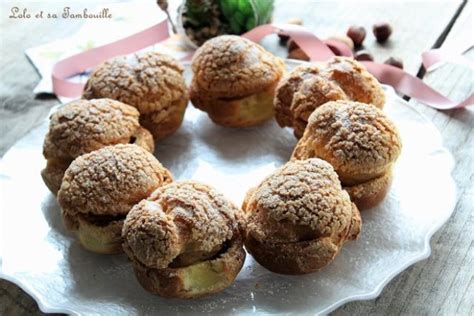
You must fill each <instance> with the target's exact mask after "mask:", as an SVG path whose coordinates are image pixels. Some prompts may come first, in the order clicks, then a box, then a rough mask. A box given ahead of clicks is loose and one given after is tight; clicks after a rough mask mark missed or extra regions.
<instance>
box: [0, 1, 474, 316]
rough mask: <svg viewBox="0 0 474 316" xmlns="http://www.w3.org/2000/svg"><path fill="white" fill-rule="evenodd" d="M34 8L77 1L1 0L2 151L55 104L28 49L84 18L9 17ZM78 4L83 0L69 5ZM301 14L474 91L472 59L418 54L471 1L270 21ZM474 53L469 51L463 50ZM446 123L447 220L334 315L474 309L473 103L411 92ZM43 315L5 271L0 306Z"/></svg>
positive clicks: (440, 41)
mask: <svg viewBox="0 0 474 316" xmlns="http://www.w3.org/2000/svg"><path fill="white" fill-rule="evenodd" d="M13 3H14V4H15V5H18V4H19V5H20V6H21V5H23V6H26V7H28V8H30V9H31V10H35V9H41V8H43V9H44V8H45V6H47V8H48V9H49V10H51V8H55V7H57V8H58V10H60V8H62V7H64V6H65V5H71V3H61V2H58V1H55V2H52V3H48V4H45V3H44V2H43V3H40V2H37V1H36V2H33V1H23V2H21V1H14V2H13V1H9V2H7V3H5V2H2V7H1V9H2V10H1V22H0V23H1V24H0V25H1V30H0V39H1V45H0V46H1V54H0V57H1V68H0V78H1V82H0V98H1V105H0V119H1V124H0V135H1V139H0V155H3V154H5V152H6V151H7V150H8V148H9V147H11V146H12V145H13V144H14V143H15V142H16V141H17V140H18V139H20V138H21V137H22V136H24V135H25V134H26V133H27V132H28V131H29V130H30V129H31V128H32V127H33V126H35V125H36V124H38V123H39V122H41V121H42V120H44V119H45V118H46V116H47V114H48V111H49V109H50V108H51V107H52V106H54V105H55V104H57V100H56V99H55V98H54V97H51V96H49V97H48V96H40V97H35V95H34V94H33V92H32V90H33V88H34V86H35V85H36V84H37V82H38V81H39V76H38V74H37V73H36V71H35V70H34V68H33V67H32V66H31V64H30V63H29V62H28V60H27V59H26V57H25V55H24V53H23V52H24V50H25V49H26V48H29V47H33V46H36V45H39V44H42V43H46V42H49V41H52V40H54V39H58V38H61V37H64V36H68V35H71V34H73V32H74V31H75V30H77V29H78V27H79V26H80V25H81V23H82V22H83V21H81V20H76V21H72V20H68V21H59V20H58V21H54V20H34V19H30V20H11V19H8V15H9V12H10V8H11V7H12V6H13ZM72 6H73V7H76V8H78V9H80V8H81V7H80V5H77V4H73V5H72ZM292 17H299V18H302V19H303V20H304V22H305V25H306V26H308V27H309V28H310V29H312V30H314V31H315V32H316V33H317V34H318V35H320V36H322V37H325V36H330V35H333V34H344V33H345V31H346V29H347V27H348V26H349V25H352V24H357V25H363V26H365V27H366V28H367V29H368V30H369V34H368V36H367V39H366V42H365V45H366V48H367V49H368V50H370V51H371V52H372V53H373V54H374V55H375V57H376V61H380V62H382V61H383V60H385V59H386V58H387V57H389V56H397V57H400V58H402V59H403V60H404V63H405V69H407V70H408V71H409V72H410V73H412V74H418V75H419V76H420V77H422V78H423V80H424V81H425V82H427V83H428V84H430V85H431V86H433V87H434V88H436V89H437V90H439V91H441V92H442V93H444V94H445V95H446V96H448V97H451V98H453V99H456V100H461V99H462V98H465V97H466V96H468V95H469V94H471V93H472V92H473V91H474V73H473V71H472V70H469V69H468V68H464V67H461V66H455V65H451V64H449V65H444V66H443V67H441V68H439V69H438V70H436V71H434V72H430V73H428V74H426V75H424V76H423V73H424V72H423V71H420V70H421V68H420V65H421V59H420V54H421V53H422V52H423V51H425V50H428V49H430V48H433V47H445V46H446V47H450V45H452V43H454V42H455V41H456V39H458V38H460V37H461V36H462V35H463V34H464V35H466V32H467V35H468V36H470V38H471V39H473V38H474V34H473V5H472V3H471V2H462V1H460V0H451V1H439V2H438V1H436V2H434V1H432V2H429V1H425V2H420V1H403V2H402V1H398V2H396V1H367V2H360V1H358V2H357V3H356V2H355V1H346V2H340V1H298V2H296V1H284V0H282V1H277V5H276V11H275V15H274V21H276V22H285V21H286V20H287V19H289V18H292ZM381 20H386V21H389V22H390V23H391V24H392V25H393V27H394V33H393V36H392V37H391V39H390V41H389V42H388V43H387V44H385V45H379V44H377V43H375V41H374V39H373V36H372V34H371V32H370V29H371V26H372V25H373V23H375V22H379V21H381ZM465 55H466V56H467V57H468V58H470V59H471V60H472V59H474V52H473V50H471V51H469V52H467V53H466V54H465ZM410 103H411V104H413V106H415V107H416V108H417V109H418V110H420V111H421V112H422V113H424V114H425V115H426V116H427V117H428V118H429V120H431V122H433V124H434V125H435V126H436V127H437V128H438V129H439V130H440V131H441V133H442V135H443V138H444V145H445V146H446V147H447V148H448V149H449V150H450V151H451V152H452V154H453V155H454V157H455V160H456V167H455V169H454V171H453V176H454V178H455V180H456V183H457V187H458V191H457V194H458V201H457V204H456V208H455V210H454V213H453V215H452V216H451V218H450V219H449V221H448V222H447V223H446V224H445V225H444V226H443V227H442V228H441V229H440V230H439V231H438V232H437V233H436V234H435V235H434V236H433V238H432V239H431V248H432V254H431V256H430V257H429V258H428V259H426V260H423V261H421V262H418V263H416V264H414V265H413V266H411V267H409V268H408V269H407V270H405V271H404V272H402V273H401V274H400V275H398V276H397V277H395V278H394V279H393V280H392V281H391V282H390V283H389V284H388V285H387V286H386V287H385V289H384V290H383V291H382V293H381V295H380V296H379V297H378V298H377V299H374V300H369V301H359V302H351V303H348V304H346V305H344V306H342V307H341V308H339V309H337V310H336V311H334V314H335V315H355V314H357V315H365V314H388V315H395V314H424V315H428V314H429V315H432V314H440V315H452V314H460V315H468V314H470V315H473V314H474V307H473V305H474V268H473V267H474V262H473V260H474V249H473V247H474V229H473V227H474V216H473V211H474V210H473V205H474V188H473V182H474V168H473V166H474V133H473V126H474V123H473V122H474V108H472V107H469V108H465V109H458V110H451V111H443V112H441V111H436V110H433V109H431V108H429V107H427V106H425V105H423V104H421V103H418V102H416V101H415V100H410ZM26 314H28V315H39V314H42V312H41V311H40V310H39V309H38V306H37V304H36V303H35V302H34V300H33V299H32V298H31V297H29V296H28V295H27V294H26V293H25V292H23V291H22V290H21V289H20V288H18V287H17V286H16V285H13V284H11V283H9V282H7V281H5V280H0V315H26Z"/></svg>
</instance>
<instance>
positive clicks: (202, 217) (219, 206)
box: [122, 181, 245, 298]
mask: <svg viewBox="0 0 474 316" xmlns="http://www.w3.org/2000/svg"><path fill="white" fill-rule="evenodd" d="M239 212H240V211H239V209H237V208H236V207H235V206H234V205H233V204H232V203H231V202H230V201H228V200H227V199H226V198H225V197H224V196H223V195H221V194H220V193H218V192H217V191H215V190H214V189H212V188H211V187H209V186H207V185H204V184H200V183H197V182H193V181H183V182H174V183H171V184H168V185H165V186H163V187H161V188H159V189H158V190H156V191H155V192H153V194H152V195H151V196H150V197H149V198H148V199H146V200H143V201H141V202H140V203H139V204H137V205H135V207H134V208H133V209H132V211H130V213H129V214H128V215H127V218H126V220H125V224H124V227H123V230H122V237H123V249H124V251H125V253H127V255H128V256H129V258H130V259H131V260H132V262H133V263H134V267H135V272H136V274H137V278H138V279H139V281H140V283H142V285H143V286H144V287H145V288H146V289H147V290H149V291H151V292H153V293H156V294H159V295H163V296H171V297H182V298H192V297H199V296H203V295H207V294H211V293H214V292H216V291H220V290H222V289H224V288H225V287H227V286H228V285H230V283H231V282H232V281H233V280H234V278H235V276H236V275H237V273H238V271H240V268H241V267H242V264H243V260H244V258H245V253H244V251H243V249H242V245H243V238H242V235H241V231H242V225H241V220H240V218H239V217H240V215H239ZM198 272H199V273H198ZM195 273H198V274H202V275H194V274H195ZM206 280H207V281H206ZM202 282H204V283H205V284H204V283H202Z"/></svg>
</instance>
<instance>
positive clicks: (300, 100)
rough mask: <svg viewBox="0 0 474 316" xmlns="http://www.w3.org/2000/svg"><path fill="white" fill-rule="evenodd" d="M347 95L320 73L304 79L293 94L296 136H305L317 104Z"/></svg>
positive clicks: (292, 107) (343, 97)
mask: <svg viewBox="0 0 474 316" xmlns="http://www.w3.org/2000/svg"><path fill="white" fill-rule="evenodd" d="M346 99H347V96H346V94H345V93H344V91H343V90H342V89H341V87H340V86H338V85H337V84H336V83H334V82H332V81H330V80H327V79H326V78H324V77H322V76H320V75H316V74H315V75H314V76H313V77H311V78H309V79H307V80H305V81H303V83H302V84H301V86H300V87H299V89H298V90H297V91H296V92H295V94H294V95H293V102H292V103H291V107H290V110H291V113H292V114H293V118H294V119H293V128H294V133H295V135H296V137H298V138H300V137H301V136H303V133H304V130H305V128H306V125H307V124H308V119H309V116H310V115H311V113H313V111H314V110H315V108H316V107H315V106H317V105H320V104H324V103H326V102H329V101H336V100H346Z"/></svg>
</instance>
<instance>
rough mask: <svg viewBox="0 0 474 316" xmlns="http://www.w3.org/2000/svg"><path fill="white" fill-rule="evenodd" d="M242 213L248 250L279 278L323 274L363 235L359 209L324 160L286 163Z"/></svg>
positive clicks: (252, 192)
mask: <svg viewBox="0 0 474 316" xmlns="http://www.w3.org/2000/svg"><path fill="white" fill-rule="evenodd" d="M242 208H243V210H244V212H245V213H246V219H247V228H246V231H247V239H246V243H245V245H246V247H247V249H248V250H249V251H250V253H251V254H252V255H253V256H254V257H255V258H256V260H257V261H258V262H260V263H261V264H262V265H263V266H265V267H266V268H268V269H270V270H271V271H274V272H278V273H289V274H301V273H308V272H312V271H315V270H317V269H320V268H321V267H323V266H325V265H327V264H328V263H329V262H330V261H331V260H332V259H333V258H334V256H335V255H336V254H337V252H338V251H339V248H340V247H341V246H342V244H343V243H344V242H345V241H346V240H349V239H355V238H357V235H358V234H359V231H360V222H361V221H360V215H359V211H358V210H357V207H356V206H355V205H354V204H352V203H351V201H350V199H349V195H348V194H347V192H345V191H344V190H342V188H341V184H340V182H339V180H338V177H337V174H336V173H335V172H334V170H333V168H332V167H331V165H329V164H328V163H327V162H325V161H323V160H320V159H307V160H303V161H290V162H288V163H286V164H285V165H284V166H283V167H281V168H279V169H277V170H276V171H275V172H274V173H273V174H272V175H270V176H269V177H267V178H266V179H265V180H263V182H262V183H261V184H260V185H259V186H258V187H256V188H254V189H251V190H250V191H249V192H248V193H247V196H246V198H245V201H244V203H243V206H242Z"/></svg>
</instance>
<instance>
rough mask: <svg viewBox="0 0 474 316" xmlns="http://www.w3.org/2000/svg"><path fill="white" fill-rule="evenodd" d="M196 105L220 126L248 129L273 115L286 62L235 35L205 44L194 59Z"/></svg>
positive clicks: (220, 37) (219, 37)
mask: <svg viewBox="0 0 474 316" xmlns="http://www.w3.org/2000/svg"><path fill="white" fill-rule="evenodd" d="M192 70H193V80H192V83H191V87H190V97H191V102H192V103H193V105H194V106H195V107H196V108H198V109H200V110H202V111H205V112H207V113H208V115H209V117H210V118H211V119H212V120H213V121H214V122H215V123H217V124H220V125H224V126H230V127H245V126H251V125H255V124H258V123H260V122H262V121H265V120H267V119H269V118H270V117H272V116H273V97H274V92H275V88H276V85H277V83H278V81H279V80H280V78H281V76H282V75H283V72H284V63H283V61H282V60H281V59H279V58H277V57H275V56H274V55H273V54H271V53H270V52H268V51H266V50H265V49H264V48H263V47H261V46H260V45H258V44H255V43H253V42H252V41H250V40H247V39H245V38H242V37H240V36H235V35H223V36H218V37H215V38H212V39H210V40H208V41H207V42H205V43H204V45H202V46H201V47H200V48H199V49H198V50H197V51H196V53H195V54H194V57H193V60H192Z"/></svg>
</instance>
